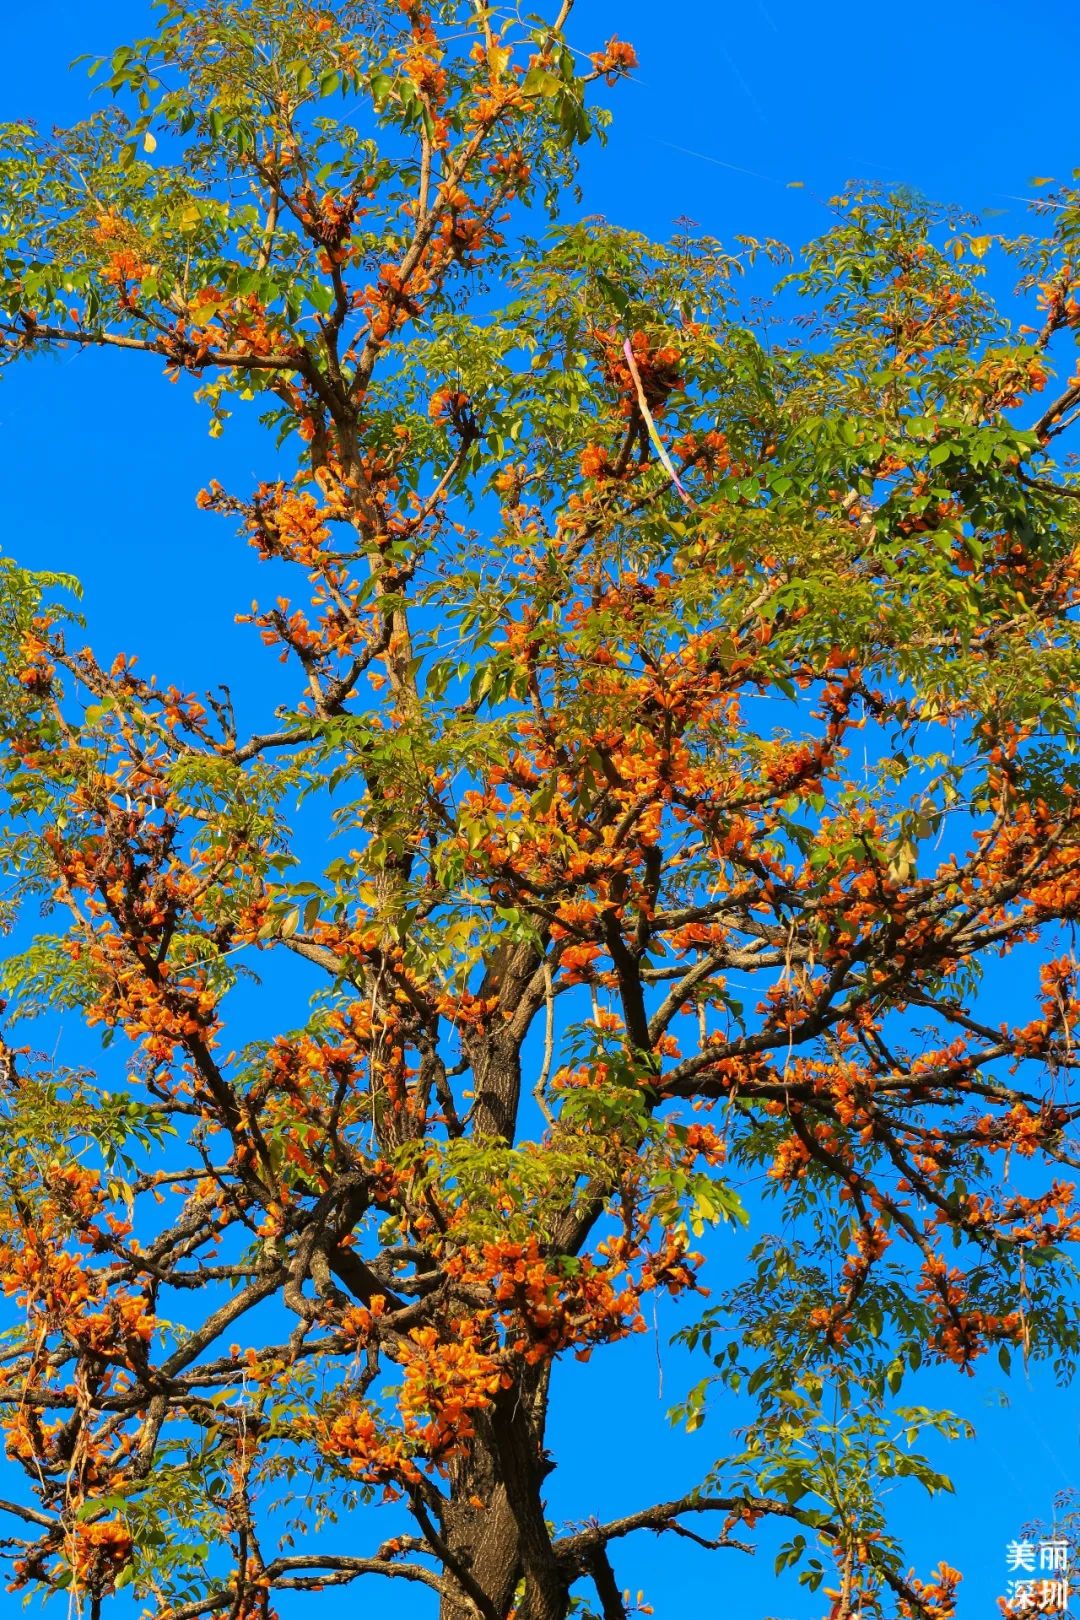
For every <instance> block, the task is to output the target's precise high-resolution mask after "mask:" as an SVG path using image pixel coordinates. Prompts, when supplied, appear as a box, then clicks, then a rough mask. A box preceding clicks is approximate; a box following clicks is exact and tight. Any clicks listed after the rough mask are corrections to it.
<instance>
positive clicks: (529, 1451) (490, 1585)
mask: <svg viewBox="0 0 1080 1620" xmlns="http://www.w3.org/2000/svg"><path fill="white" fill-rule="evenodd" d="M546 1405H547V1376H546V1372H543V1373H540V1374H531V1375H530V1376H529V1377H528V1378H527V1379H526V1380H524V1381H523V1382H522V1383H521V1384H519V1385H517V1386H515V1387H514V1388H512V1389H509V1390H504V1391H503V1392H502V1393H501V1394H500V1395H499V1396H498V1398H497V1400H496V1402H495V1404H494V1407H493V1408H492V1410H491V1412H489V1413H486V1414H485V1415H484V1416H483V1418H482V1419H481V1420H480V1422H478V1424H477V1435H476V1439H475V1440H474V1441H473V1442H472V1444H471V1446H470V1448H469V1451H468V1453H467V1455H466V1456H464V1457H462V1458H461V1459H459V1460H458V1461H457V1462H456V1463H455V1464H454V1465H453V1468H452V1472H451V1480H450V1486H451V1500H450V1507H449V1510H448V1511H447V1514H446V1518H445V1524H444V1532H445V1536H446V1542H447V1546H448V1550H449V1552H450V1554H451V1557H452V1560H453V1563H452V1565H451V1566H450V1568H449V1569H448V1571H447V1573H448V1574H449V1575H450V1576H451V1577H452V1578H454V1579H456V1580H457V1582H458V1583H459V1584H460V1585H462V1586H464V1587H465V1588H466V1590H469V1592H470V1596H471V1597H472V1599H473V1603H474V1604H475V1605H476V1607H477V1608H479V1609H480V1610H481V1611H482V1612H483V1614H484V1616H485V1620H506V1616H507V1615H508V1614H509V1613H510V1610H511V1608H512V1607H514V1597H515V1593H516V1592H517V1591H518V1587H519V1585H522V1591H521V1594H520V1596H519V1597H518V1602H517V1606H516V1617H517V1620H565V1615H566V1612H567V1607H568V1592H567V1582H566V1578H565V1576H564V1574H563V1573H562V1571H561V1570H560V1568H559V1565H558V1562H557V1560H556V1558H555V1554H554V1551H553V1549H552V1545H551V1536H550V1534H549V1532H548V1528H547V1523H546V1520H545V1518H544V1502H543V1497H542V1495H541V1488H542V1485H543V1481H544V1478H545V1476H546V1475H547V1474H548V1472H549V1471H550V1465H549V1463H548V1461H547V1458H546V1456H545V1453H544V1450H543V1418H544V1415H545V1410H546ZM478 1504H479V1505H478ZM440 1620H475V1609H470V1607H469V1606H468V1605H467V1604H466V1603H463V1602H456V1601H454V1600H451V1599H445V1600H444V1601H443V1604H442V1607H441V1610H440Z"/></svg>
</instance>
